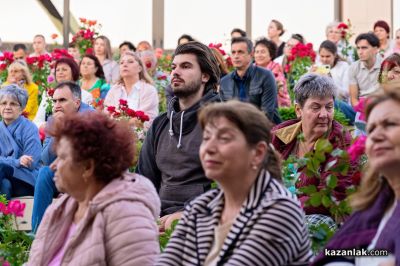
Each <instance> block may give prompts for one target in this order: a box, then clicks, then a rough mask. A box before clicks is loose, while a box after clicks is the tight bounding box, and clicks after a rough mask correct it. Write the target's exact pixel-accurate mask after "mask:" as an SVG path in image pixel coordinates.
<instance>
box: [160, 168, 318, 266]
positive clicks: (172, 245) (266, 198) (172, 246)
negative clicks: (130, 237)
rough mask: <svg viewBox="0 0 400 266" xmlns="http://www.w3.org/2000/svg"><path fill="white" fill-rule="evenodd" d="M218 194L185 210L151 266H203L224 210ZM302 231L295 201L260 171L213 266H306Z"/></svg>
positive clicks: (306, 240) (209, 194) (300, 213)
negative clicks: (215, 264) (158, 257)
mask: <svg viewBox="0 0 400 266" xmlns="http://www.w3.org/2000/svg"><path fill="white" fill-rule="evenodd" d="M223 198H224V194H223V191H221V190H219V189H216V190H212V191H209V192H207V193H205V194H203V195H201V196H199V197H198V198H196V199H195V200H193V201H192V202H191V203H190V204H188V205H187V206H186V208H185V211H184V214H183V216H182V218H181V220H180V222H179V224H178V225H177V226H176V229H175V232H174V233H173V236H172V238H171V240H170V242H169V243H168V246H167V248H166V249H165V252H164V253H163V254H162V255H161V257H160V259H159V261H158V262H157V264H156V265H173V266H176V265H203V264H204V261H205V259H206V257H207V255H208V253H209V252H210V249H211V247H212V243H213V239H214V228H215V227H216V226H217V225H218V222H219V220H220V217H221V213H222V210H223V206H224V199H223ZM311 256H312V253H311V251H310V241H309V237H308V229H307V227H306V225H305V222H304V212H303V210H302V209H301V207H300V203H299V201H298V200H297V198H296V197H295V196H294V195H292V194H291V193H290V192H289V191H288V190H287V189H286V188H285V187H284V186H283V185H282V184H281V183H280V182H279V181H277V180H276V179H274V178H271V176H270V174H269V173H268V172H265V171H262V172H261V174H260V175H259V177H258V178H257V179H256V181H255V183H254V184H253V186H252V188H251V190H250V193H249V195H248V197H247V199H246V200H245V202H244V204H243V206H242V208H241V210H240V213H239V215H238V217H237V218H236V220H235V221H234V223H233V225H232V227H231V229H230V232H229V233H228V236H227V237H226V239H225V242H224V244H223V247H222V249H221V251H220V253H219V259H218V264H217V265H240V266H243V265H251V266H256V265H267V266H273V265H307V264H308V263H309V261H310V259H311Z"/></svg>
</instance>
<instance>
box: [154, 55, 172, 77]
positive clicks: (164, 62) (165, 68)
mask: <svg viewBox="0 0 400 266" xmlns="http://www.w3.org/2000/svg"><path fill="white" fill-rule="evenodd" d="M156 57H157V59H158V60H157V65H158V67H157V68H158V70H160V71H162V72H164V73H167V74H169V73H171V63H172V55H171V54H164V52H163V51H162V50H161V53H160V50H158V52H156Z"/></svg>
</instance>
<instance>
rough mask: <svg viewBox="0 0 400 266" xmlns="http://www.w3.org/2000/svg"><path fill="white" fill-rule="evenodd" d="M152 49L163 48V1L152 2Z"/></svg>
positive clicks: (154, 0) (155, 0)
mask: <svg viewBox="0 0 400 266" xmlns="http://www.w3.org/2000/svg"><path fill="white" fill-rule="evenodd" d="M152 9H153V13H152V14H153V18H152V21H153V32H152V37H153V48H164V0H153V7H152Z"/></svg>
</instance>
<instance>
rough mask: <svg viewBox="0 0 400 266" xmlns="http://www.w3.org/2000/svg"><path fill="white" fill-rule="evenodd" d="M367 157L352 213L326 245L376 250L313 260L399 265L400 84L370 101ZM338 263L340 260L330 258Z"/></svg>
mask: <svg viewBox="0 0 400 266" xmlns="http://www.w3.org/2000/svg"><path fill="white" fill-rule="evenodd" d="M366 118H367V141H366V146H365V151H366V155H367V157H368V165H367V167H366V171H365V173H364V174H363V177H362V178H361V185H360V187H359V188H358V190H357V192H356V193H355V194H354V195H352V197H351V199H350V202H351V205H352V207H353V210H354V213H353V214H352V215H351V216H350V217H349V218H348V219H347V220H346V222H345V223H344V224H343V225H342V227H341V228H340V230H339V231H338V232H336V234H335V235H334V236H333V237H332V238H331V239H330V241H329V243H328V244H327V246H326V249H325V250H338V249H340V250H345V249H346V250H361V249H363V250H365V251H366V252H368V251H371V250H375V251H383V252H384V253H382V252H381V253H380V254H379V255H378V254H376V255H375V257H372V256H363V257H358V256H352V257H344V256H341V257H339V256H336V257H332V256H327V255H326V254H323V253H321V254H320V255H319V256H318V257H317V259H316V260H315V261H314V265H331V264H329V263H330V262H332V261H336V262H337V263H339V262H340V261H342V262H344V261H346V262H348V263H352V264H346V265H399V262H400V249H399V247H400V238H399V235H400V204H399V200H400V176H399V173H400V152H399V151H400V142H399V139H400V90H399V87H397V88H394V89H392V90H382V91H381V92H380V93H379V94H376V95H373V96H371V97H370V98H369V99H368V104H367V107H366ZM332 265H336V264H332Z"/></svg>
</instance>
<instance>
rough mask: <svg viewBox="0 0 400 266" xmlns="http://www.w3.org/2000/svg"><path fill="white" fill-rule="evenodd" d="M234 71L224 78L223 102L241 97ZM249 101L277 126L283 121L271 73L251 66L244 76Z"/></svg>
mask: <svg viewBox="0 0 400 266" xmlns="http://www.w3.org/2000/svg"><path fill="white" fill-rule="evenodd" d="M237 78H238V76H237V74H236V71H233V72H231V73H229V74H228V75H226V76H225V77H223V78H222V80H221V87H220V93H221V97H222V99H223V100H225V101H226V100H230V99H233V98H238V97H239V87H238V84H237V82H236V81H235V79H237ZM244 79H245V84H246V94H247V97H248V101H249V102H250V103H252V104H254V105H256V106H257V107H259V108H260V109H261V110H262V111H263V112H264V113H265V114H266V115H267V117H268V118H269V120H271V121H272V122H273V123H275V124H279V123H280V122H281V119H280V117H279V113H278V92H277V89H276V82H275V78H274V76H273V74H272V72H271V71H269V70H267V69H264V68H261V67H258V66H255V65H253V64H251V65H250V66H249V68H248V69H247V71H246V74H245V75H244Z"/></svg>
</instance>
